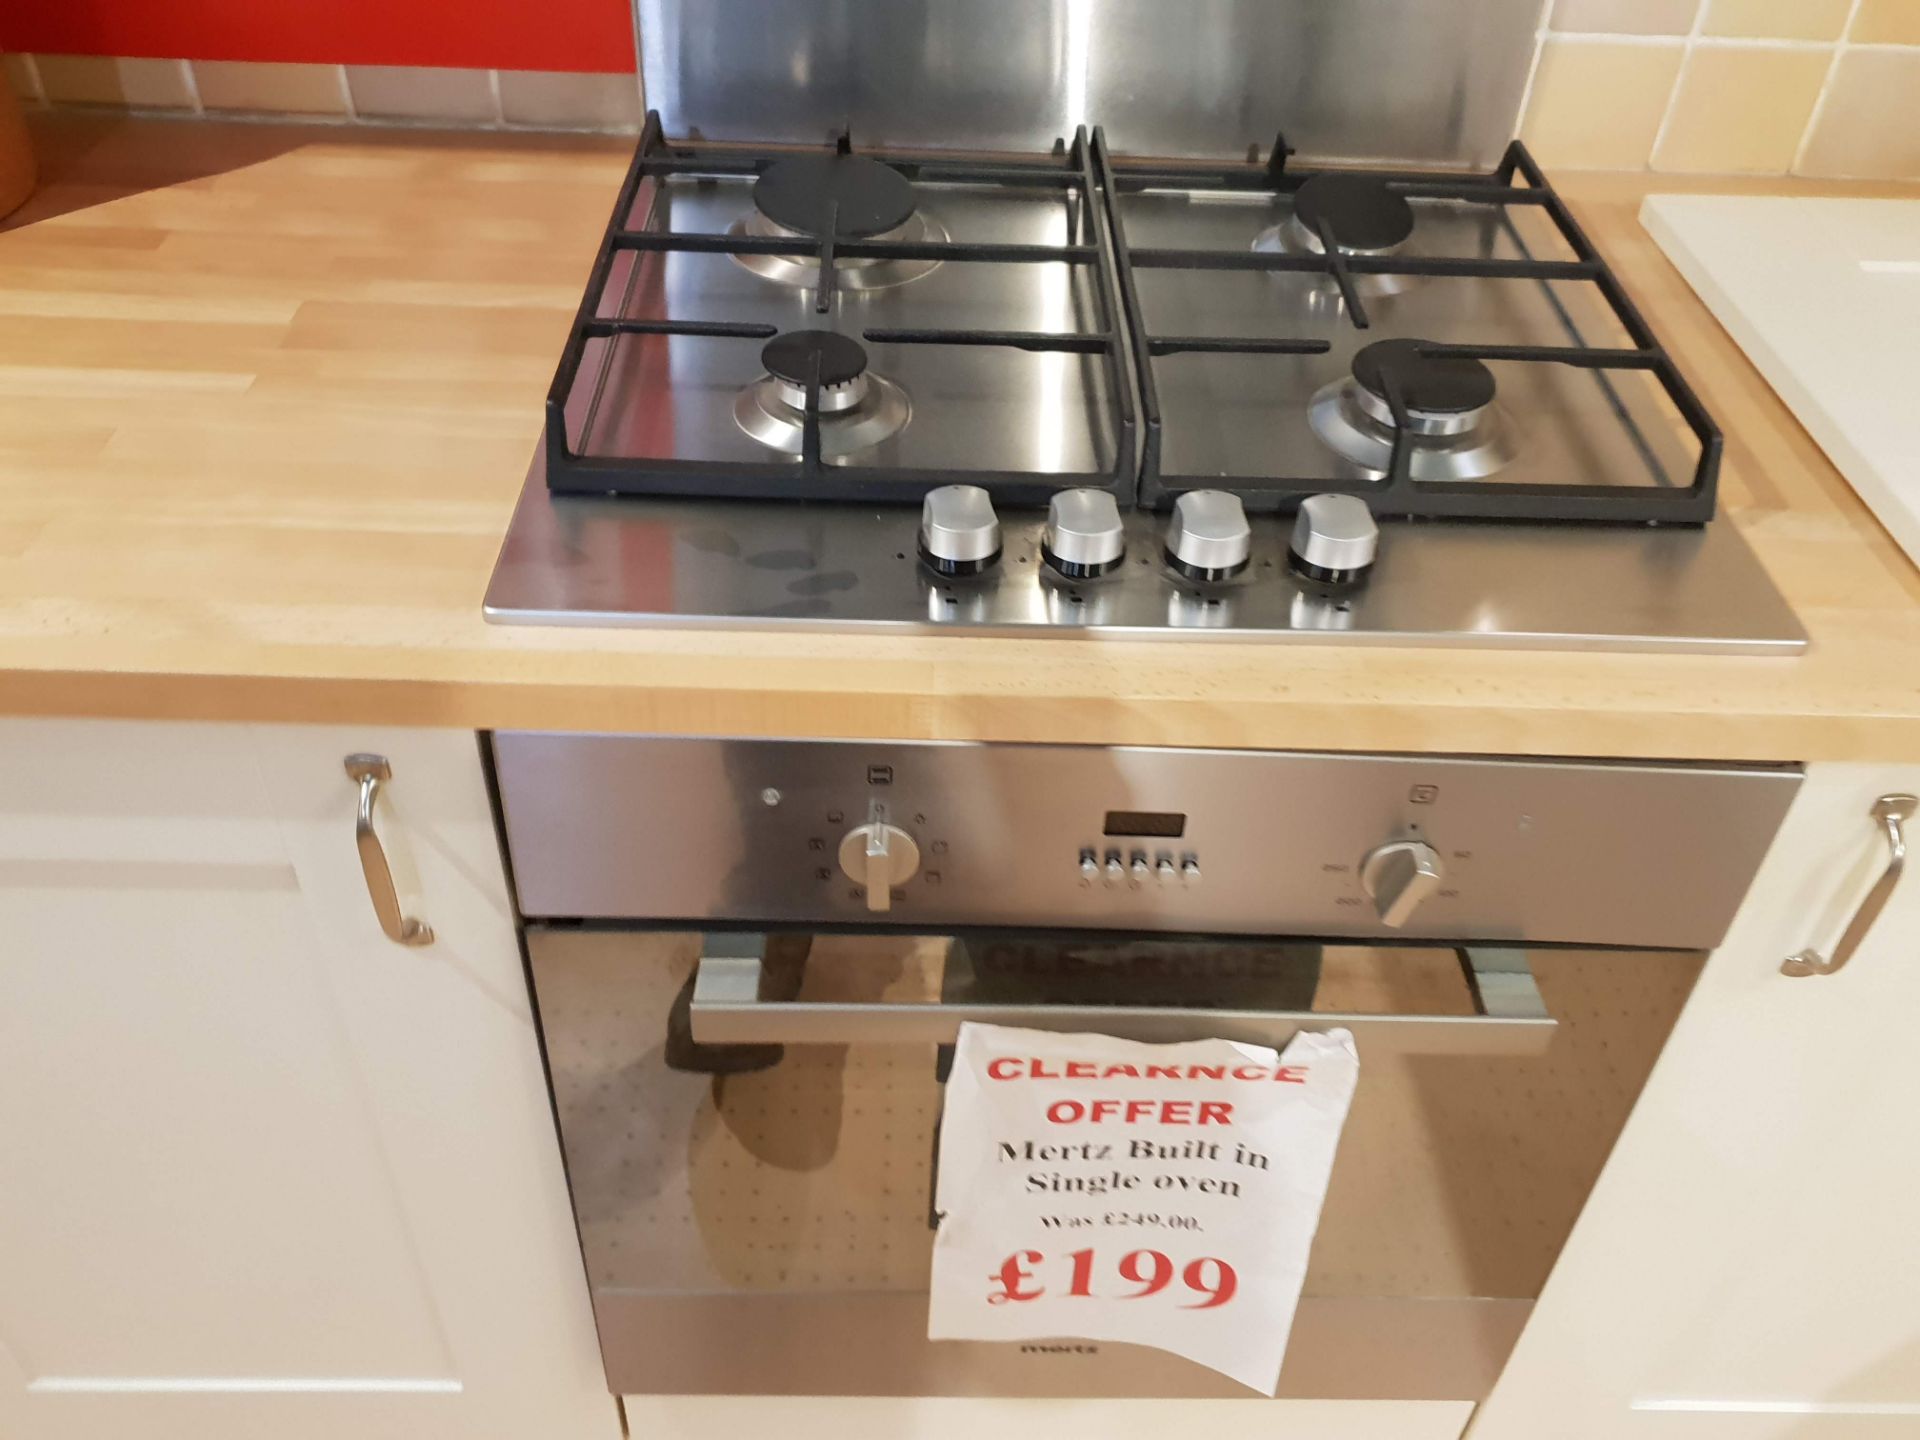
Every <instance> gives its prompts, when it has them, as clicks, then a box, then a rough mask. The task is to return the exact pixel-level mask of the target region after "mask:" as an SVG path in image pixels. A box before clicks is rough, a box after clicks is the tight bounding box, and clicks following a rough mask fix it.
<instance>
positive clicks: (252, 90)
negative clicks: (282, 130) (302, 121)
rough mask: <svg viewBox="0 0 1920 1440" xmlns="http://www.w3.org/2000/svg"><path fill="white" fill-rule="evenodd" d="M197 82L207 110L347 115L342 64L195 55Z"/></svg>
mask: <svg viewBox="0 0 1920 1440" xmlns="http://www.w3.org/2000/svg"><path fill="white" fill-rule="evenodd" d="M193 79H194V83H195V84H196V85H197V86H199V88H200V103H201V104H202V105H204V106H206V107H207V109H209V110H257V111H271V112H277V113H287V114H296V115H344V114H346V113H347V97H346V94H345V92H344V90H343V89H342V88H341V84H340V67H339V66H338V65H282V64H269V63H266V62H264V61H257V60H196V61H194V62H193Z"/></svg>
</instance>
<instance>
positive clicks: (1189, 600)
mask: <svg viewBox="0 0 1920 1440" xmlns="http://www.w3.org/2000/svg"><path fill="white" fill-rule="evenodd" d="M1242 593H1244V592H1241V591H1237V590H1229V591H1227V592H1225V593H1224V594H1219V595H1210V594H1207V593H1206V592H1204V591H1194V590H1178V589H1172V588H1169V589H1168V591H1167V624H1168V625H1169V626H1171V627H1172V628H1173V629H1175V630H1212V631H1215V632H1217V633H1220V634H1226V633H1228V632H1229V631H1232V630H1233V629H1234V628H1235V627H1234V611H1235V610H1236V609H1237V608H1238V606H1237V602H1238V600H1239V598H1240V596H1241V594H1242Z"/></svg>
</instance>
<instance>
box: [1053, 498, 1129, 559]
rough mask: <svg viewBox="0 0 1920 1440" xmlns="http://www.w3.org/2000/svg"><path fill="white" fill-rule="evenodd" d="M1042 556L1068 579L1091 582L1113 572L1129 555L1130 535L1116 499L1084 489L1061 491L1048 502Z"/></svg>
mask: <svg viewBox="0 0 1920 1440" xmlns="http://www.w3.org/2000/svg"><path fill="white" fill-rule="evenodd" d="M1040 553H1041V555H1042V557H1044V558H1045V560H1046V562H1047V564H1049V565H1051V566H1052V567H1053V568H1054V569H1055V570H1057V571H1059V572H1060V573H1061V574H1062V575H1064V576H1066V578H1067V579H1069V580H1088V579H1091V578H1092V577H1093V576H1095V575H1104V574H1106V573H1107V572H1108V571H1109V570H1111V569H1113V567H1114V566H1116V565H1118V564H1119V563H1120V562H1121V561H1122V560H1124V559H1125V558H1126V554H1127V532H1126V531H1125V530H1124V529H1122V528H1121V525H1120V507H1119V505H1117V504H1116V503H1115V502H1114V498H1113V496H1111V495H1109V494H1108V493H1107V492H1106V491H1104V490H1091V489H1088V488H1086V487H1085V486H1081V487H1079V488H1077V489H1073V490H1061V491H1058V492H1057V493H1056V494H1055V495H1054V497H1053V499H1051V500H1050V501H1048V502H1047V528H1046V531H1045V532H1044V533H1043V534H1042V535H1041V537H1040Z"/></svg>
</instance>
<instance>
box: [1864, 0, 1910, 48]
mask: <svg viewBox="0 0 1920 1440" xmlns="http://www.w3.org/2000/svg"><path fill="white" fill-rule="evenodd" d="M1850 38H1851V39H1854V40H1858V41H1861V42H1862V43H1863V44H1868V45H1920V0H1861V5H1860V13H1859V14H1858V15H1856V16H1854V18H1853V34H1852V36H1851V37H1850Z"/></svg>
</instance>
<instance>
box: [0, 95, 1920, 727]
mask: <svg viewBox="0 0 1920 1440" xmlns="http://www.w3.org/2000/svg"><path fill="white" fill-rule="evenodd" d="M39 136H40V140H41V147H42V160H43V166H42V168H43V172H44V176H45V184H44V188H43V190H42V191H41V193H40V194H39V195H38V196H37V197H36V198H35V199H34V200H33V201H31V202H30V203H29V205H28V206H27V208H26V209H25V210H24V211H22V212H21V214H20V216H18V217H17V218H16V219H15V221H14V222H12V224H11V225H10V226H9V227H8V228H5V229H3V230H0V710H10V711H15V712H45V713H62V712H64V713H74V714H110V715H133V716H155V717H160V716H165V717H192V718H233V719H275V720H316V721H318V720H325V721H348V720H360V721H366V722H369V723H374V722H397V723H417V724H433V725H450V726H472V727H503V726H539V727H554V728H594V729H632V730H664V731H688V732H707V733H739V734H793V735H846V736H895V737H905V738H916V737H944V738H1017V739H1043V740H1063V741H1102V742H1141V743H1155V742H1157V743H1173V744H1193V745H1228V746H1250V745H1257V746H1274V747H1326V748H1358V747H1366V748H1386V749H1422V750H1442V751H1497V752H1537V753H1557V754H1584V755H1647V756H1676V757H1695V756H1697V757H1713V758H1724V759H1771V760H1814V759H1826V758H1895V757H1902V756H1904V757H1907V758H1912V757H1914V756H1920V573H1916V571H1915V570H1914V568H1913V567H1912V566H1911V565H1910V564H1909V563H1908V561H1907V559H1906V558H1905V556H1904V555H1902V554H1901V553H1900V551H1899V550H1898V549H1896V548H1895V547H1894V545H1893V544H1892V543H1891V542H1890V541H1889V540H1888V538H1887V537H1886V535H1885V534H1884V533H1883V532H1882V531H1881V530H1880V528H1879V527H1878V525H1877V524H1876V523H1875V522H1874V521H1873V520H1872V518H1871V517H1870V516H1869V515H1868V514H1867V512H1866V511H1865V509H1864V508H1863V507H1862V506H1861V505H1860V503H1859V502H1858V501H1857V500H1856V499H1855V498H1854V497H1853V495H1852V493H1851V491H1849V490H1848V488H1847V486H1846V484H1845V483H1844V482H1843V481H1842V480H1841V479H1840V477H1839V476H1838V474H1837V473H1836V472H1835V471H1834V470H1833V468H1832V467H1831V466H1830V465H1828V464H1827V462H1826V460H1825V459H1824V458H1823V457H1822V455H1821V454H1820V452H1819V450H1818V449H1817V448H1816V447H1815V446H1814V445H1813V443H1812V442H1811V441H1810V440H1809V439H1808V438H1807V436H1806V435H1805V434H1804V433H1803V432H1802V431H1801V429H1800V428H1799V426H1798V425H1797V424H1796V423H1795V422H1794V420H1793V418H1792V417H1791V416H1790V415H1789V414H1788V412H1787V411H1786V409H1785V408H1784V407H1783V406H1782V405H1781V404H1780V402H1779V401H1778V400H1777V399H1775V398H1774V396H1773V394H1772V392H1771V391H1769V390H1768V389H1767V387H1766V385H1765V383H1764V382H1763V381H1761V380H1760V379H1759V377H1758V376H1757V375H1756V374H1755V373H1754V371H1753V370H1752V368H1751V367H1750V366H1749V365H1748V364H1747V363H1746V361H1745V360H1744V359H1743V358H1742V356H1741V355H1740V353H1739V351H1738V350H1737V349H1736V348H1735V347H1734V345H1733V344H1732V342H1731V341H1730V340H1728V338H1727V337H1726V335H1725V334H1724V333H1723V332H1722V331H1721V330H1720V328H1719V327H1718V326H1717V325H1716V324H1715V323H1714V322H1713V320H1712V319H1711V318H1710V317H1709V316H1708V315H1707V313H1706V312H1705V310H1704V309H1703V308H1702V307H1701V306H1700V304H1699V303H1698V302H1697V301H1696V300H1695V299H1694V297H1693V294H1692V292H1691V291H1690V290H1688V288H1687V287H1686V285H1685V283H1684V282H1683V281H1682V280H1681V279H1680V278H1679V276H1678V275H1677V274H1676V273H1675V272H1674V271H1673V270H1672V269H1671V268H1670V267H1669V266H1668V265H1667V263H1666V262H1665V260H1664V259H1663V258H1662V257H1661V256H1660V254H1659V253H1658V251H1657V250H1656V249H1655V247H1654V246H1653V244H1652V242H1651V241H1650V240H1649V239H1648V237H1647V236H1646V235H1645V234H1644V232H1642V230H1641V229H1640V226H1639V224H1638V221H1637V219H1636V213H1637V209H1638V205H1639V201H1640V198H1641V196H1642V195H1643V194H1644V193H1645V192H1646V191H1647V190H1649V189H1655V188H1658V189H1665V190H1677V189H1680V190H1692V189H1724V190H1768V191H1787V190H1791V191H1796V192H1804V193H1810V194H1811V193H1843V194H1867V193H1878V194H1885V193H1907V194H1914V195H1920V187H1910V188H1909V189H1907V190H1906V191H1904V192H1902V191H1900V190H1898V189H1890V188H1889V187H1885V186H1881V187H1870V186H1848V185H1834V184H1823V185H1811V184H1802V183H1798V182H1787V181H1779V180H1773V181H1758V182H1695V181H1689V180H1685V179H1676V178H1673V177H1664V176H1663V177H1648V176H1641V175H1634V176H1578V175H1563V176H1561V177H1559V179H1560V183H1561V186H1562V189H1563V191H1564V192H1565V193H1566V194H1567V195H1568V196H1569V197H1570V198H1571V199H1572V201H1573V202H1574V208H1575V209H1576V211H1577V212H1578V214H1579V216H1580V218H1581V220H1582V221H1583V222H1584V223H1585V224H1586V225H1587V226H1588V227H1589V229H1590V231H1591V232H1592V233H1593V235H1594V237H1595V239H1596V240H1597V241H1598V243H1599V244H1600V246H1601V248H1602V250H1604V251H1605V252H1606V253H1607V255H1608V256H1609V257H1610V258H1611V259H1612V261H1613V263H1614V265H1615V266H1616V267H1617V268H1618V269H1619V270H1620V271H1621V272H1622V274H1623V276H1624V278H1625V280H1626V283H1627V285H1628V288H1629V289H1630V290H1632V291H1633V292H1634V294H1635V295H1636V296H1637V297H1638V299H1639V300H1640V301H1641V303H1642V305H1643V306H1644V308H1645V309H1646V311H1647V313H1648V315H1649V317H1650V318H1651V320H1652V322H1653V324H1654V326H1655V328H1656V329H1657V330H1658V331H1659V332H1660V334H1661V335H1662V336H1663V337H1664V338H1665V340H1666V341H1667V343H1668V344H1669V346H1670V347H1671V348H1672V349H1673V350H1674V352H1675V353H1676V355H1677V357H1678V360H1679V363H1680V365H1681V367H1682V368H1683V369H1684V370H1685V371H1686V373H1687V374H1688V375H1689V376H1690V377H1691V378H1692V380H1693V381H1694V383H1695V384H1696V385H1697V386H1698V388H1699V389H1700V390H1701V392H1702V393H1703V394H1704V397H1705V399H1706V402H1707V405H1708V407H1709V408H1710V409H1711V410H1712V412H1713V413H1714V414H1715V416H1716V417H1717V418H1718V420H1719V421H1720V423H1721V425H1722V426H1723V427H1724V428H1725V430H1726V431H1727V434H1728V447H1727V466H1726V471H1725V475H1724V479H1723V484H1722V491H1721V493H1722V497H1723V513H1724V514H1725V515H1727V516H1730V517H1731V523H1734V524H1737V525H1739V526H1740V527H1741V529H1742V530H1743V531H1744V532H1745V533H1746V535H1747V537H1748V538H1749V539H1750V540H1751V541H1752V543H1753V545H1754V547H1755V549H1756V550H1757V551H1758V552H1759V554H1760V557H1761V559H1762V560H1763V561H1764V563H1765V564H1766V566H1767V568H1768V570H1769V571H1770V572H1771V573H1772V575H1773V577H1774V579H1775V581H1776V583H1778V584H1779V585H1780V586H1781V588H1782V590H1783V591H1784V592H1785V594H1786V595H1787V597H1788V599H1789V600H1790V601H1791V602H1792V603H1793V605H1794V607H1795V608H1796V609H1797V610H1798V611H1799V614H1800V618H1801V621H1802V622H1803V623H1804V624H1805V626H1806V627H1807V630H1808V631H1809V632H1810V634H1811V635H1812V647H1811V649H1810V650H1809V651H1808V653H1807V654H1806V655H1805V656H1804V657H1800V658H1793V659H1783V658H1771V659H1768V658H1758V657H1755V658H1714V657H1703V656H1684V655H1665V656H1660V655H1654V656H1623V655H1595V654H1572V653H1569V654H1544V653H1524V652H1512V653H1494V652H1480V651H1471V650H1437V649H1427V650H1387V649H1379V648H1373V647H1360V646H1355V647H1352V648H1347V647H1342V646H1337V645H1325V644H1309V645H1300V644H1295V645H1288V644H1267V645H1258V646H1254V645H1244V646H1243V645H1230V644H1219V643H1211V642H1210V643H1207V644H1178V643H1136V642H1131V641H1124V642H1123V641H1093V640H1088V641H1069V640H1030V641H1029V640H1004V639H962V638H947V637H927V638H895V639H852V638H846V637H840V636H828V635H796V634H769V633H753V632H746V631H742V632H711V631H706V632H692V631H631V630H629V631H617V630H556V629H535V628H517V627H500V626H492V625H488V624H486V623H485V622H484V621H483V620H482V619H481V615H480V600H481V595H482V593H483V592H484V590H485V588H486V583H487V577H488V575H489V574H490V572H491V570H492V567H493V560H494V555H495V552H496V551H497V549H498V548H499V544H500V537H501V535H502V533H503V531H504V530H505V527H506V523H507V517H508V513H509V511H510V510H511V508H512V505H513V502H514V498H515V496H516V495H517V494H518V492H519V490H520V486H521V483H522V480H523V479H524V477H525V474H526V469H527V463H528V460H529V458H530V456H531V455H532V453H533V449H534V446H535V442H536V439H537V437H538V435H539V430H540V419H541V400H542V397H543V396H544V394H545V391H546V386H547V382H548V380H549V379H550V377H551V374H552V370H553V365H554V361H555V358H556V356H557V355H558V352H559V349H560V345H561V342H562V339H563V337H564V336H565V334H566V329H567V323H568V320H569V318H570V316H571V314H572V311H573V308H574V306H575V304H576V303H577V302H578V300H579V296H580V291H581V288H582V285H583V283H584V279H585V275H586V271H587V267H588V263H589V260H590V257H591V255H592V252H593V249H594V247H595V245H596V243H597V242H598V238H599V235H600V232H601V229H602V227H603V225H604V223H605V221H606V218H607V213H608V210H609V208H610V206H611V204H612V200H613V195H614V190H615V187H616V185H617V184H618V182H619V179H620V177H621V175H622V173H623V172H624V169H625V166H626V164H627V160H628V158H629V155H630V153H631V148H630V145H629V144H628V143H627V142H625V141H622V140H617V139H600V138H581V137H555V136H524V137H522V136H502V135H498V134H486V135H482V134H452V135H449V134H439V133H433V132H425V131H394V132H388V133H379V132H373V133H370V132H369V131H367V130H365V129H360V128H355V129H351V130H347V129H340V128H318V127H316V128H296V127H284V126H277V125H275V126H269V125H226V124H213V123H208V122H201V121H166V120H117V119H116V120H109V119H101V118H90V117H80V118H75V117H58V118H54V119H50V120H43V121H42V122H41V124H40V127H39ZM1722 523H1727V522H1726V521H1723V522H1722Z"/></svg>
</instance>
